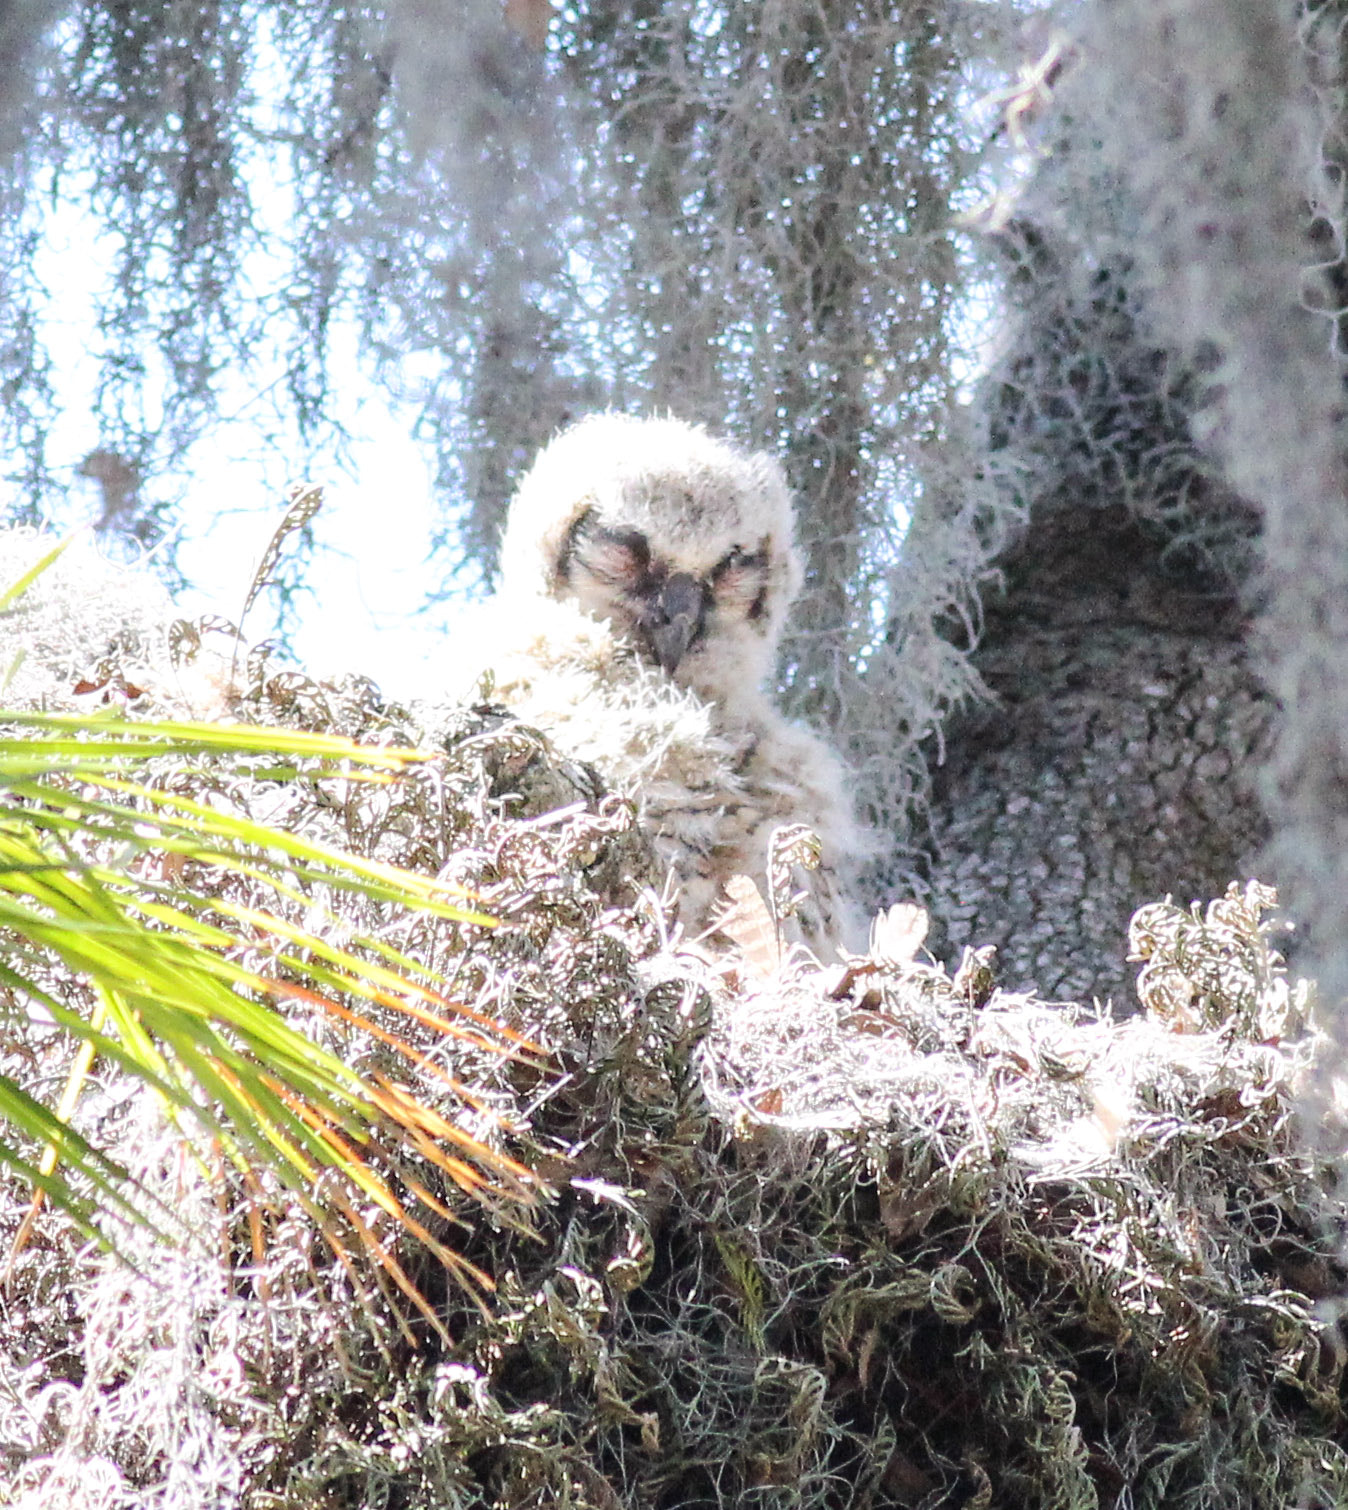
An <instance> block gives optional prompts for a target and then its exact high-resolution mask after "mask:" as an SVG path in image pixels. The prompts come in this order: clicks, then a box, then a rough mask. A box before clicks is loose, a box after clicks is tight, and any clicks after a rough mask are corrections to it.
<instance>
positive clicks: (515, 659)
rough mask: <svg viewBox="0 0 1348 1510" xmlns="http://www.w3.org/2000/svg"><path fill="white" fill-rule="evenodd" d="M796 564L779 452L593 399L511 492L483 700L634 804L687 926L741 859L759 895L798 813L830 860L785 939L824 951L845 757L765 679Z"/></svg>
mask: <svg viewBox="0 0 1348 1510" xmlns="http://www.w3.org/2000/svg"><path fill="white" fill-rule="evenodd" d="M800 580H801V563H800V557H799V554H798V552H797V550H796V545H795V539H794V529H793V520H792V507H791V498H790V494H789V492H788V490H787V485H786V479H785V477H784V475H783V473H782V470H781V468H780V467H779V466H778V464H777V463H776V462H775V461H774V460H773V459H772V458H771V457H769V456H766V455H763V454H752V455H751V454H748V453H746V452H744V451H741V450H738V449H737V448H735V447H734V446H731V445H729V444H727V443H726V442H724V441H721V440H717V439H715V438H713V437H712V436H711V435H709V434H708V433H707V431H706V430H704V429H702V428H701V427H700V426H696V425H690V424H685V423H683V422H682V421H679V420H674V419H636V418H631V417H627V416H624V415H619V414H600V415H594V416H591V417H590V418H588V419H585V420H582V421H581V422H580V423H579V424H577V425H575V426H573V427H572V428H571V429H569V430H566V431H564V432H563V433H562V434H561V435H559V436H558V437H557V438H556V439H554V440H553V441H552V442H551V443H550V444H549V445H548V446H547V447H545V448H544V450H543V451H542V452H541V453H540V455H539V456H538V459H537V460H536V461H535V463H534V465H533V468H532V469H531V470H530V471H529V473H528V474H527V475H526V476H525V478H524V480H523V481H522V482H521V484H520V486H519V489H518V491H517V493H516V494H515V498H514V500H513V502H512V503H511V506H510V512H509V516H508V518H507V521H506V529H505V537H504V540H503V542H502V548H501V584H500V590H499V592H498V594H497V596H496V598H495V600H494V602H493V603H492V604H491V605H490V606H489V610H488V612H489V615H490V617H489V621H488V624H487V625H486V626H484V630H485V635H484V639H485V642H486V648H485V650H484V652H483V657H482V659H483V660H484V661H485V662H486V665H487V667H488V668H489V669H490V672H491V674H492V678H493V681H492V691H491V697H492V699H493V701H499V702H503V703H505V704H506V705H507V706H509V707H510V708H512V710H513V711H515V712H516V713H517V714H518V715H519V717H520V718H521V719H523V720H524V721H525V722H527V723H530V724H533V725H535V726H536V727H538V728H540V729H542V730H543V731H544V732H545V733H546V734H548V735H549V737H550V738H552V739H553V741H554V742H555V743H556V744H557V746H558V747H559V748H560V749H562V750H563V751H564V752H565V753H566V754H568V755H570V756H572V757H573V758H577V759H580V760H584V761H588V762H590V763H591V764H593V765H594V766H595V767H596V769H598V771H599V772H600V773H601V775H602V776H603V777H604V778H605V780H606V781H607V782H608V783H609V784H610V785H611V786H612V787H613V788H614V789H615V790H617V791H620V792H621V793H623V795H625V796H628V797H631V798H632V799H633V800H634V801H635V802H636V804H637V806H638V809H639V811H640V813H641V816H642V819H643V822H644V824H645V826H646V828H647V830H648V831H649V833H650V835H651V837H652V840H653V842H654V845H655V849H656V852H657V854H658V856H659V857H660V858H661V859H662V860H663V862H664V863H665V864H666V865H667V866H668V867H669V868H670V870H671V871H672V872H673V873H674V875H675V877H676V878H677V880H678V881H679V883H680V893H679V903H678V905H679V914H680V917H681V919H682V921H683V923H684V925H685V927H686V928H687V929H688V930H689V931H690V932H693V933H697V932H700V931H701V930H703V929H705V928H707V927H708V926H709V925H711V924H713V923H714V922H715V919H716V917H717V915H718V911H719V909H720V907H721V906H722V905H723V902H724V887H725V883H726V881H727V880H728V879H729V878H730V877H731V876H733V875H736V874H744V875H748V876H750V877H751V878H752V879H753V880H755V881H756V882H757V884H758V886H759V889H760V891H762V892H763V893H764V895H765V896H766V895H767V894H768V886H767V883H766V879H765V875H764V870H765V866H766V864H767V857H768V855H767V852H768V840H769V836H770V835H771V833H772V832H773V830H774V829H776V828H779V827H781V826H783V825H787V824H800V823H803V824H806V825H808V827H809V828H810V829H812V830H813V831H814V832H815V833H816V834H817V835H818V837H819V839H820V844H821V850H822V857H821V858H822V863H821V865H820V867H819V869H817V870H815V871H813V872H812V873H810V876H809V882H810V891H809V892H808V894H807V896H806V898H805V901H804V902H803V904H802V906H801V908H800V910H799V912H798V914H797V917H796V919H795V926H794V937H795V938H797V939H800V940H801V941H803V942H805V943H807V944H808V945H810V947H812V948H813V949H814V950H815V952H816V953H821V952H823V951H824V950H825V949H826V948H827V947H828V946H833V945H836V944H838V943H840V942H854V941H855V939H856V934H857V927H856V925H857V919H856V917H855V916H854V915H853V914H852V911H851V908H850V907H849V905H848V903H847V901H846V893H845V888H844V886H843V885H842V882H841V880H840V873H841V872H845V871H846V870H847V869H848V868H849V865H850V863H851V862H853V861H854V860H855V859H856V857H857V856H858V854H859V853H861V851H862V845H861V842H860V834H859V831H858V829H857V828H856V826H855V824H854V822H853V819H852V816H851V811H850V805H849V803H848V801H847V799H846V797H845V795H844V777H843V770H842V766H841V765H840V763H839V761H838V760H837V758H836V757H835V756H834V754H833V753H832V752H831V751H830V750H829V749H828V747H827V746H826V745H825V744H824V743H823V741H822V740H820V739H819V738H818V737H817V736H816V735H814V734H812V733H810V732H808V731H807V730H806V729H804V728H802V727H801V726H799V725H798V724H794V723H792V722H790V721H789V720H787V719H786V718H784V717H783V716H782V714H781V713H779V712H778V711H777V709H776V708H775V707H774V706H773V704H772V702H771V701H770V699H769V696H768V694H767V692H766V691H765V690H764V683H765V682H766V681H767V679H768V678H769V676H770V675H771V673H772V670H773V667H774V664H775V661H776V653H777V644H778V640H779V638H780V635H781V632H782V627H783V624H784V621H785V618H786V613H787V609H788V607H789V606H790V603H791V600H792V598H793V597H794V595H795V593H796V591H797V589H798V588H799V586H800ZM830 952H831V951H830Z"/></svg>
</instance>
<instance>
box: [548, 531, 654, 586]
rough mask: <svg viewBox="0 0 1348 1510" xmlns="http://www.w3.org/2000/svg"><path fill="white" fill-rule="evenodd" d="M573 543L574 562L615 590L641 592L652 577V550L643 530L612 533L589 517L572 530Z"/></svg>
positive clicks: (571, 539) (571, 538)
mask: <svg viewBox="0 0 1348 1510" xmlns="http://www.w3.org/2000/svg"><path fill="white" fill-rule="evenodd" d="M570 541H571V555H572V558H573V559H574V560H575V561H577V562H578V563H579V564H580V565H581V566H583V567H584V568H585V570H586V571H588V572H589V573H590V575H591V576H592V577H597V578H598V579H599V580H600V581H601V582H606V583H608V584H609V585H610V586H611V587H618V588H621V589H622V590H623V591H624V592H639V591H640V590H641V588H642V585H643V583H644V582H645V581H646V579H647V578H648V577H649V576H650V572H651V548H650V546H649V545H648V544H647V541H646V537H645V535H643V534H642V533H641V531H640V530H633V529H609V527H608V526H607V525H603V524H597V523H596V522H595V520H594V517H593V515H592V514H589V513H587V514H584V515H582V516H581V518H580V519H579V520H577V522H576V524H575V525H574V526H573V527H572V531H571V536H570ZM568 576H569V574H568Z"/></svg>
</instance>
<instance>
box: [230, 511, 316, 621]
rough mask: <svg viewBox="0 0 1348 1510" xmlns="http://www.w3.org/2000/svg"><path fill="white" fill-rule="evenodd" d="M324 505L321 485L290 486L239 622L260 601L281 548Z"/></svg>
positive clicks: (279, 557) (259, 563) (278, 558)
mask: <svg viewBox="0 0 1348 1510" xmlns="http://www.w3.org/2000/svg"><path fill="white" fill-rule="evenodd" d="M322 507H323V489H322V488H320V487H317V486H315V485H313V484H311V483H297V484H296V485H295V486H294V487H292V488H291V489H290V492H289V494H288V502H287V505H286V511H285V513H284V514H283V515H282V516H281V522H280V524H278V525H277V526H276V532H275V533H274V534H273V535H272V537H271V539H270V540H269V541H268V542H267V548H266V550H265V551H263V553H262V560H261V561H259V562H258V567H257V570H256V571H255V572H254V573H253V580H252V583H251V584H250V586H249V588H248V596H247V597H246V598H245V599H244V602H243V612H242V613H241V614H240V615H239V623H240V624H242V623H243V621H244V620H245V619H246V618H247V617H248V610H249V609H250V608H251V607H252V606H253V604H254V603H255V602H257V597H258V594H259V593H260V592H261V591H262V590H263V589H264V588H265V587H266V586H267V585H268V584H269V583H270V581H271V574H272V570H273V568H274V567H275V566H276V563H277V562H278V561H279V560H280V559H281V551H282V549H283V548H284V546H285V543H286V541H287V540H288V539H289V538H290V536H291V535H293V534H294V533H295V531H296V530H302V529H303V528H304V527H305V525H306V524H308V523H309V521H310V520H311V519H312V518H313V517H314V515H315V514H316V513H318V511H319V509H321V508H322Z"/></svg>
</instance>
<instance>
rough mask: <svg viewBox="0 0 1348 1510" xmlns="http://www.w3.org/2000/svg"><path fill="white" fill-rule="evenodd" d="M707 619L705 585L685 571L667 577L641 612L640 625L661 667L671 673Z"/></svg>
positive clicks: (700, 631) (697, 636) (700, 632)
mask: <svg viewBox="0 0 1348 1510" xmlns="http://www.w3.org/2000/svg"><path fill="white" fill-rule="evenodd" d="M706 619H707V585H706V583H705V582H701V581H699V580H698V579H697V578H696V577H693V576H690V575H689V574H688V573H687V572H675V573H674V574H673V575H672V576H670V577H667V578H666V579H665V581H664V583H663V584H662V585H661V588H660V591H659V593H658V594H657V595H656V597H655V599H654V600H653V601H652V603H651V604H650V607H649V608H648V609H647V610H646V612H645V613H644V614H643V615H642V628H643V629H644V630H645V633H646V638H647V640H648V641H649V642H650V647H651V649H652V651H654V653H655V659H656V660H657V661H658V662H659V664H660V668H661V669H662V670H663V671H665V672H666V673H667V674H668V675H670V676H673V674H674V671H675V668H676V667H677V666H678V664H679V662H680V661H681V660H682V659H683V658H684V656H685V655H687V654H688V651H689V649H690V648H691V647H692V645H693V644H694V643H695V642H696V640H697V639H698V638H699V637H700V636H701V634H702V630H703V627H704V625H705V624H706Z"/></svg>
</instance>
